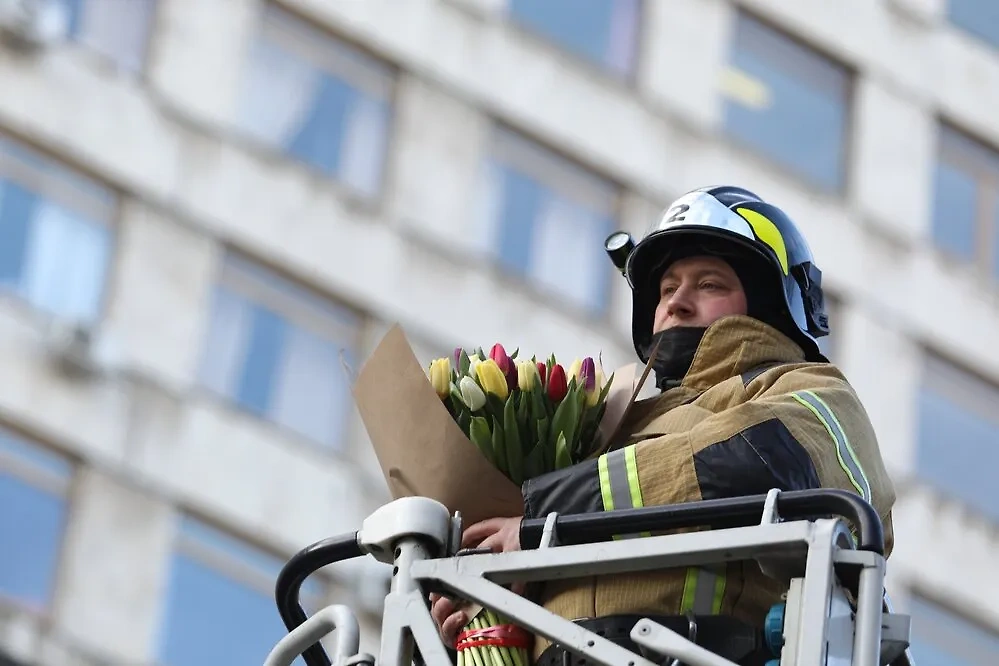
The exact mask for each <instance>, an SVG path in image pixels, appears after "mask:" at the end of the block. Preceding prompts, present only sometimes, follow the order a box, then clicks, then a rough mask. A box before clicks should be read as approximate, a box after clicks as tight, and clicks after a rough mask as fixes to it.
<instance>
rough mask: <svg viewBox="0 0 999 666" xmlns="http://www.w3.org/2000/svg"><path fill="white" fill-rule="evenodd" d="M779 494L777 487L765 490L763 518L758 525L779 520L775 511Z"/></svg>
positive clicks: (770, 523)
mask: <svg viewBox="0 0 999 666" xmlns="http://www.w3.org/2000/svg"><path fill="white" fill-rule="evenodd" d="M778 495H780V489H779V488H771V489H770V490H768V491H767V499H766V500H765V501H764V503H763V518H762V520H760V525H773V524H774V523H779V522H780V520H781V519H780V514H778V513H777V497H778Z"/></svg>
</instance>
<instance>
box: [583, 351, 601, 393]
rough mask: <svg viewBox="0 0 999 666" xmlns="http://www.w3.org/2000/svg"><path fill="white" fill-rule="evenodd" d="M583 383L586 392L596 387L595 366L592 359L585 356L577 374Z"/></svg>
mask: <svg viewBox="0 0 999 666" xmlns="http://www.w3.org/2000/svg"><path fill="white" fill-rule="evenodd" d="M579 374H580V375H581V377H582V381H583V389H584V390H586V391H587V392H589V391H593V390H594V388H595V387H596V385H597V366H596V365H594V363H593V359H592V358H590V357H589V356H587V357H586V358H584V359H583V366H582V369H581V370H580V373H579Z"/></svg>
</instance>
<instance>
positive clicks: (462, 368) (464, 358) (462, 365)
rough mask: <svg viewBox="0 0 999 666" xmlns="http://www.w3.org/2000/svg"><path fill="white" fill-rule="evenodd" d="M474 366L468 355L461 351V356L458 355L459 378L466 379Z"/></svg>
mask: <svg viewBox="0 0 999 666" xmlns="http://www.w3.org/2000/svg"><path fill="white" fill-rule="evenodd" d="M471 365H472V361H471V359H469V358H468V354H467V353H466V352H465V350H464V349H462V350H461V354H459V355H458V375H459V377H464V376H465V375H467V374H468V368H469V367H470V366H471Z"/></svg>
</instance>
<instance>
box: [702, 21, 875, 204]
mask: <svg viewBox="0 0 999 666" xmlns="http://www.w3.org/2000/svg"><path fill="white" fill-rule="evenodd" d="M743 21H748V22H749V24H750V25H753V24H755V26H754V27H761V28H763V29H764V30H765V31H767V32H769V33H771V34H772V35H773V36H776V37H777V38H778V39H779V40H780V42H781V43H780V44H778V46H781V47H784V46H790V47H791V48H792V49H793V48H795V47H797V49H800V50H802V51H806V52H809V53H811V54H812V55H814V56H815V57H816V59H818V60H821V61H824V62H825V63H826V64H828V65H830V67H831V68H832V69H835V70H839V72H840V73H842V74H843V78H844V81H843V90H842V109H843V127H842V137H841V138H842V151H843V152H842V161H841V163H840V164H839V165H837V173H836V181H835V184H833V185H832V186H830V185H827V184H825V183H821V182H817V181H815V180H813V179H812V178H810V177H808V176H803V175H802V174H801V173H800V170H799V169H797V168H796V167H795V166H793V165H789V164H786V163H785V162H783V161H782V160H781V159H780V158H779V157H777V156H775V155H774V154H773V153H770V152H766V151H764V150H761V149H759V148H758V147H757V146H755V145H753V144H752V143H751V142H750V141H749V140H747V139H746V138H745V137H744V136H743V135H741V134H739V133H737V132H734V131H732V130H731V129H730V127H729V124H728V122H727V121H726V119H725V115H726V111H725V109H726V106H727V105H728V104H729V103H733V102H731V101H730V97H731V94H730V93H729V92H728V91H727V88H728V86H729V85H731V83H732V81H731V79H732V78H738V77H739V76H740V74H741V71H735V67H734V64H733V60H734V58H735V57H736V55H737V54H738V53H739V51H738V50H737V48H736V46H737V34H738V30H739V26H740V24H741V23H742V22H743ZM771 47H772V42H771V44H770V45H768V52H772V51H773V49H772V48H771ZM802 66H803V65H801V63H798V67H799V68H800V67H802ZM795 78H796V80H799V81H800V80H802V78H801V77H795ZM857 80H858V72H857V68H856V67H855V66H854V65H853V64H852V63H850V62H847V61H846V60H844V59H842V58H841V57H839V56H838V55H837V54H834V53H832V52H831V51H830V50H828V49H826V48H824V47H823V45H822V44H819V43H817V42H814V41H811V40H809V39H806V38H804V37H802V36H801V35H800V34H796V33H795V32H793V31H792V30H790V29H789V28H787V27H785V26H784V25H782V24H780V23H779V22H777V21H774V20H773V19H771V18H769V17H766V16H761V15H759V14H756V13H754V12H752V11H750V10H748V9H746V8H745V7H742V6H738V7H736V9H735V12H734V16H733V19H732V24H731V30H730V34H729V40H728V44H727V47H726V51H725V57H724V61H723V68H722V71H721V73H720V80H719V82H718V93H719V95H720V97H721V105H720V106H721V113H722V120H721V123H720V126H721V133H722V136H723V137H724V138H725V139H726V141H728V142H729V143H730V144H731V145H733V146H735V147H736V148H737V149H738V150H740V151H743V152H745V153H746V154H747V155H751V156H754V157H755V158H757V159H759V160H762V161H763V162H764V163H765V164H766V165H767V166H769V167H770V168H771V169H773V170H775V171H777V172H778V173H780V174H781V175H783V176H784V177H786V178H789V179H791V180H793V181H794V182H795V183H796V184H797V185H798V186H799V187H804V188H806V189H808V190H809V191H812V192H816V193H819V194H820V195H822V196H825V197H836V198H839V199H842V198H847V197H849V195H850V190H851V187H852V183H851V174H852V172H853V158H854V155H855V153H856V145H855V144H856V132H855V129H856V124H857V118H856V99H857ZM822 89H823V90H829V88H828V87H823V88H822Z"/></svg>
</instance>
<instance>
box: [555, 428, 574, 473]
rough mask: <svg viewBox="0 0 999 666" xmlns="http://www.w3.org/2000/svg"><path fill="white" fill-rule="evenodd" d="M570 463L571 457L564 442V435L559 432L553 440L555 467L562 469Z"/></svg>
mask: <svg viewBox="0 0 999 666" xmlns="http://www.w3.org/2000/svg"><path fill="white" fill-rule="evenodd" d="M570 465H572V458H571V457H570V456H569V447H568V445H566V443H565V436H564V435H562V434H561V433H559V436H558V439H557V440H556V441H555V469H562V468H564V467H569V466H570Z"/></svg>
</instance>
